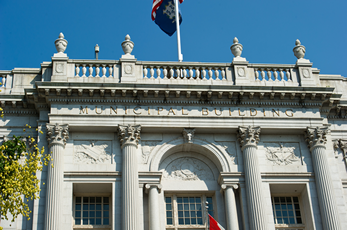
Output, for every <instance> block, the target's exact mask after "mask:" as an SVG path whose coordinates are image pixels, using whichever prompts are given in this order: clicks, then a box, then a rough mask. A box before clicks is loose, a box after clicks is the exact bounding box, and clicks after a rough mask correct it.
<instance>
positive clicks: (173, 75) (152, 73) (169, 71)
mask: <svg viewBox="0 0 347 230" xmlns="http://www.w3.org/2000/svg"><path fill="white" fill-rule="evenodd" d="M142 65H143V78H144V79H149V80H154V79H163V80H168V79H186V80H197V81H200V80H202V81H203V80H213V81H226V80H227V77H226V71H227V70H226V69H227V64H224V63H218V64H209V63H206V64H203V63H188V62H187V63H182V62H177V63H168V62H162V63H160V62H157V63H154V62H142ZM228 80H231V79H228Z"/></svg>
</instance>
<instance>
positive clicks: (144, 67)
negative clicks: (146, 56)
mask: <svg viewBox="0 0 347 230" xmlns="http://www.w3.org/2000/svg"><path fill="white" fill-rule="evenodd" d="M147 74H148V70H147V66H145V65H144V66H143V77H144V78H147Z"/></svg>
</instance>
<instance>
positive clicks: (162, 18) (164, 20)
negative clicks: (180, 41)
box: [152, 0, 182, 36]
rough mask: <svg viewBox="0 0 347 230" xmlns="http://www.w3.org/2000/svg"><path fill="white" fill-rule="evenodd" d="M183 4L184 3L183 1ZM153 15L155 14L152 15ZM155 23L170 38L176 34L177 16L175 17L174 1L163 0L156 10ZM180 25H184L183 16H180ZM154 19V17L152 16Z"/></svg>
mask: <svg viewBox="0 0 347 230" xmlns="http://www.w3.org/2000/svg"><path fill="white" fill-rule="evenodd" d="M181 2H182V1H181ZM152 15H153V13H152ZM154 15H155V16H154V17H155V19H154V21H155V23H156V24H157V25H158V26H159V27H160V29H162V31H164V32H165V33H166V34H168V35H169V36H172V35H173V34H174V33H175V32H176V16H175V2H174V0H162V3H161V4H160V6H159V8H157V9H156V10H155V14H154ZM179 17H180V24H181V23H182V16H181V14H179ZM152 18H153V16H152Z"/></svg>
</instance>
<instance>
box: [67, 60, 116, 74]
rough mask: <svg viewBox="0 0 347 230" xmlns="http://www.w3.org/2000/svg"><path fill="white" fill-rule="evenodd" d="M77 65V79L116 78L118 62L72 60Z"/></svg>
mask: <svg viewBox="0 0 347 230" xmlns="http://www.w3.org/2000/svg"><path fill="white" fill-rule="evenodd" d="M69 63H73V64H74V65H75V67H74V69H75V74H74V76H75V77H77V78H78V77H101V78H105V77H111V78H114V69H115V65H116V64H117V63H118V61H108V60H100V61H99V60H70V61H69Z"/></svg>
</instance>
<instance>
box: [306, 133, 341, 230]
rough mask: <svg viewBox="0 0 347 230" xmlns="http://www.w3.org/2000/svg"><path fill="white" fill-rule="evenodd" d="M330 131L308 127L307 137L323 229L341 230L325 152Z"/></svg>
mask: <svg viewBox="0 0 347 230" xmlns="http://www.w3.org/2000/svg"><path fill="white" fill-rule="evenodd" d="M328 131H329V129H328V127H316V128H311V127H308V128H307V130H306V133H305V137H306V141H307V142H308V147H309V148H310V151H311V155H312V162H313V169H314V174H315V179H316V186H317V193H318V201H319V208H320V213H321V218H322V222H323V228H324V229H325V230H333V229H334V230H339V229H340V221H339V215H338V212H337V206H336V201H335V198H334V188H333V185H332V182H331V175H330V170H329V164H328V157H327V154H326V152H325V149H326V147H325V144H326V141H327V139H326V135H327V133H328Z"/></svg>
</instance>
